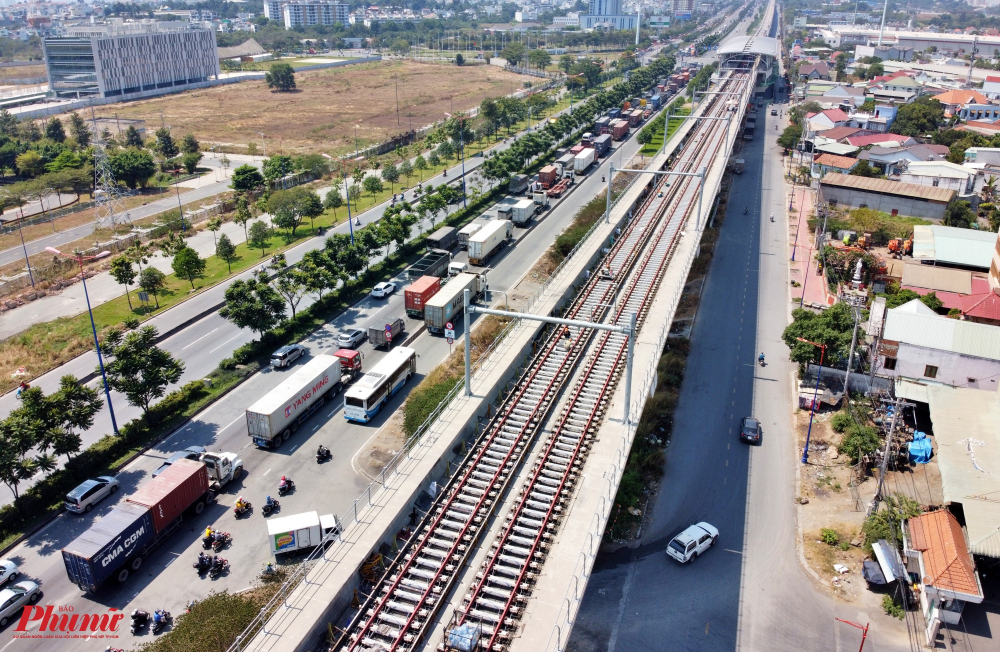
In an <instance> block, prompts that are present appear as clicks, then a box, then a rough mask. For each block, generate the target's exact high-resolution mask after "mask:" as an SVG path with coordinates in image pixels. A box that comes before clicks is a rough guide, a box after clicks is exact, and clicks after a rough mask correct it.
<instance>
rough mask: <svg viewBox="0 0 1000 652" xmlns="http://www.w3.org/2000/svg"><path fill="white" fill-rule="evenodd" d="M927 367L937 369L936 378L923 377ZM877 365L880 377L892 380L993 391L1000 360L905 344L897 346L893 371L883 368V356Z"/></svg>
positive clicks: (999, 374)
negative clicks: (972, 379) (897, 378)
mask: <svg viewBox="0 0 1000 652" xmlns="http://www.w3.org/2000/svg"><path fill="white" fill-rule="evenodd" d="M927 365H933V366H935V367H937V368H938V372H937V376H936V377H935V378H927V377H926V376H924V369H925V367H926V366H927ZM879 366H880V367H881V368H880V369H879V373H880V374H882V375H886V376H890V377H892V378H896V377H899V378H908V379H911V380H916V381H921V382H927V383H939V384H942V385H952V386H954V387H969V388H973V389H987V390H995V389H996V388H997V378H1000V361H998V360H988V359H986V358H974V357H972V356H969V355H962V354H960V353H952V352H950V351H939V350H936V349H925V348H923V347H919V346H913V345H912V344H907V343H905V342H900V344H899V352H898V354H897V357H896V368H895V369H886V368H885V356H879ZM970 378H974V379H975V382H969V379H970ZM852 386H853V382H852Z"/></svg>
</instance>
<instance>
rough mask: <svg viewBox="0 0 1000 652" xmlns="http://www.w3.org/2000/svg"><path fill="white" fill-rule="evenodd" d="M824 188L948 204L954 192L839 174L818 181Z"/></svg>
mask: <svg viewBox="0 0 1000 652" xmlns="http://www.w3.org/2000/svg"><path fill="white" fill-rule="evenodd" d="M820 184H821V185H824V186H836V187H839V188H851V189H853V190H866V191H868V192H877V193H881V194H883V195H896V196H898V197H916V198H918V199H926V200H928V201H936V202H942V203H948V202H950V201H951V199H952V197H954V196H955V191H954V190H949V189H948V188H935V187H934V186H921V185H918V184H915V183H900V182H899V181H890V180H888V179H873V178H871V177H855V176H851V175H849V174H842V173H840V172H830V173H828V174H827V175H826V176H824V177H823V179H822V180H821V181H820Z"/></svg>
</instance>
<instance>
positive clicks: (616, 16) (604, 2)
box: [580, 0, 638, 30]
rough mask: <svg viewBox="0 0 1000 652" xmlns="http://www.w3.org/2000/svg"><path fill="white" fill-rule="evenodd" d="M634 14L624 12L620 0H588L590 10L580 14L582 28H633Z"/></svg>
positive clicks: (635, 17)
mask: <svg viewBox="0 0 1000 652" xmlns="http://www.w3.org/2000/svg"><path fill="white" fill-rule="evenodd" d="M637 18H638V16H636V15H635V14H624V13H623V10H622V0H590V12H589V13H588V14H585V15H583V16H580V27H582V28H583V29H628V30H632V29H635V21H636V19H637Z"/></svg>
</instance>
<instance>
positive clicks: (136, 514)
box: [62, 459, 215, 593]
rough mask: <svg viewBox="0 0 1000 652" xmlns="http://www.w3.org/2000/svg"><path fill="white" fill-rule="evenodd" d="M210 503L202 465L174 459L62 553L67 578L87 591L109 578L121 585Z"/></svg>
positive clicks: (210, 499)
mask: <svg viewBox="0 0 1000 652" xmlns="http://www.w3.org/2000/svg"><path fill="white" fill-rule="evenodd" d="M213 500H215V494H214V493H213V492H212V490H211V488H210V487H209V476H208V469H207V467H206V466H205V464H203V463H202V462H196V461H194V460H188V459H180V460H177V461H176V462H174V463H173V464H171V465H170V466H169V467H167V469H166V470H165V471H163V473H161V474H160V475H158V476H156V477H155V478H153V479H151V480H149V481H148V482H147V483H145V484H144V485H142V486H141V487H139V489H138V490H137V491H136V492H135V493H134V494H133V495H131V496H129V497H128V498H127V499H125V501H124V502H122V503H121V504H119V505H118V506H116V507H115V508H114V509H112V510H111V511H110V512H109V513H108V514H107V515H106V516H104V518H102V519H100V520H99V521H97V522H95V523H94V524H93V525H92V526H91V527H90V529H88V530H87V531H86V532H84V533H83V534H81V535H80V536H78V537H77V538H76V539H74V540H73V541H72V542H71V543H69V544H68V545H67V546H66V547H65V548H63V549H62V557H63V564H64V565H65V567H66V575H67V576H68V577H69V580H70V582H72V583H73V584H76V585H77V586H79V587H80V588H81V589H82V590H84V591H86V592H87V593H96V592H97V591H98V589H99V588H100V586H101V585H102V584H103V583H104V582H106V581H107V580H109V579H111V578H114V579H115V580H116V581H117V582H118V583H119V584H121V583H124V582H125V581H127V580H128V577H129V575H130V574H131V573H135V572H137V571H138V570H139V569H140V568H141V567H142V563H143V560H144V559H145V558H146V557H147V556H149V554H150V553H151V552H153V550H155V549H156V547H157V546H159V545H160V543H162V542H163V541H164V540H165V539H166V538H167V537H169V536H170V535H171V534H172V533H173V532H174V531H175V530H177V529H178V528H179V527H180V524H181V522H182V521H183V520H184V514H185V513H187V512H191V513H194V514H201V513H202V512H203V511H204V510H205V506H206V505H208V504H210V503H211V502H212V501H213Z"/></svg>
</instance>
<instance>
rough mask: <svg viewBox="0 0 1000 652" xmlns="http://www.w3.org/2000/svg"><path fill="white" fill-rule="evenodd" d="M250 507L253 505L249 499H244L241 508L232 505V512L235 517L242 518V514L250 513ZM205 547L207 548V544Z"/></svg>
mask: <svg viewBox="0 0 1000 652" xmlns="http://www.w3.org/2000/svg"><path fill="white" fill-rule="evenodd" d="M251 509H253V506H252V505H251V504H250V501H249V500H248V501H246V504H245V505H243V507H242V508H240V507H233V514H235V515H236V518H243V517H244V516H246V515H247V514H249V513H250V510H251ZM205 547H206V548H207V547H208V546H205Z"/></svg>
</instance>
